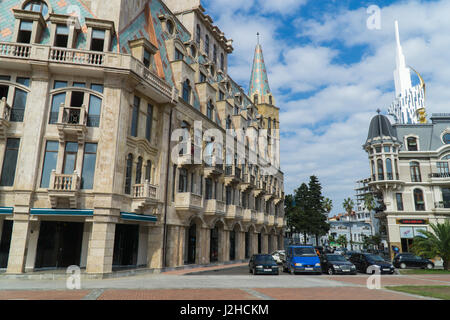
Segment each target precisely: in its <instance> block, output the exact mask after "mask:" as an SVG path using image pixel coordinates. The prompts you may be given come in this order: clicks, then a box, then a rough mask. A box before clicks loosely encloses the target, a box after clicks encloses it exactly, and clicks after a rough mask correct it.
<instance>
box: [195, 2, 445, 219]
mask: <svg viewBox="0 0 450 320" xmlns="http://www.w3.org/2000/svg"><path fill="white" fill-rule="evenodd" d="M202 5H203V6H204V7H205V9H206V13H208V14H209V15H211V17H212V18H213V20H214V24H215V25H217V26H218V27H219V28H220V29H221V30H222V31H223V32H224V33H225V36H226V37H227V38H231V39H233V47H234V52H233V54H232V55H230V56H229V72H228V73H229V74H230V76H231V77H232V78H233V79H234V80H235V81H237V82H238V83H239V84H240V85H241V86H242V87H243V88H245V89H246V90H247V89H248V84H249V80H250V73H251V68H252V61H253V55H254V49H255V45H256V33H257V32H259V33H260V34H261V38H260V42H261V45H262V48H263V53H264V60H265V62H266V67H267V71H268V77H269V84H270V87H271V90H272V93H273V95H274V97H275V101H276V104H277V106H278V107H279V108H280V130H281V170H282V171H283V172H284V175H285V193H286V194H292V193H293V192H294V190H295V189H297V188H298V187H299V186H300V184H301V183H302V182H306V183H307V182H308V181H309V177H310V176H311V175H316V176H317V177H318V178H319V180H320V182H321V184H322V187H323V195H324V196H325V197H328V198H330V199H331V200H332V201H333V210H332V212H331V214H337V213H340V212H344V209H343V208H342V202H343V201H344V199H345V198H348V197H351V198H353V199H354V198H355V191H354V189H355V187H356V181H357V180H360V179H363V178H367V177H369V175H370V168H369V161H368V157H367V154H366V152H365V151H364V150H363V148H362V145H363V144H364V143H365V141H366V138H367V133H368V127H369V124H370V120H371V118H372V117H373V116H375V115H376V110H377V109H378V108H379V109H380V110H381V111H382V113H383V114H387V109H388V107H389V105H390V104H391V103H392V102H393V100H394V98H395V85H394V78H393V72H394V69H395V30H394V21H395V20H398V22H399V29H400V39H401V44H402V47H403V52H404V54H405V56H406V63H407V65H410V66H412V67H413V68H414V69H415V70H417V71H418V72H419V73H420V74H421V75H422V77H423V78H424V80H425V82H426V86H427V96H426V107H427V114H428V115H429V116H431V114H432V113H439V112H446V111H447V110H449V106H450V104H449V103H448V102H449V101H450V90H448V89H447V88H448V87H449V86H450V63H448V61H450V19H449V18H448V15H449V12H450V1H448V0H429V1H419V0H407V1H393V0H383V1H381V0H380V1H354V0H328V1H325V0H272V1H267V0H245V1H242V0H202ZM372 5H376V6H377V7H379V8H380V11H379V17H380V24H379V25H377V24H375V25H373V24H370V26H372V27H370V28H368V23H367V21H368V20H369V22H373V21H376V20H373V18H374V15H373V11H370V12H368V8H369V7H370V6H372ZM375 17H376V16H375ZM415 83H417V79H415V78H414V77H413V84H415ZM447 112H448V111H447ZM391 122H393V119H392V118H391Z"/></svg>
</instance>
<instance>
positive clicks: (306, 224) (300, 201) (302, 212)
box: [294, 183, 313, 244]
mask: <svg viewBox="0 0 450 320" xmlns="http://www.w3.org/2000/svg"><path fill="white" fill-rule="evenodd" d="M294 199H295V207H296V215H295V217H296V219H295V225H296V231H297V232H300V233H303V242H304V243H305V244H306V239H307V237H306V235H307V234H311V233H312V220H313V219H312V217H311V215H310V214H309V210H308V206H309V201H308V200H309V189H308V186H307V185H306V183H302V184H301V186H300V188H298V189H297V190H295V195H294Z"/></svg>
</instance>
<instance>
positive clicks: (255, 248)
mask: <svg viewBox="0 0 450 320" xmlns="http://www.w3.org/2000/svg"><path fill="white" fill-rule="evenodd" d="M251 238H252V254H257V253H258V233H257V232H256V231H254V232H252V237H251Z"/></svg>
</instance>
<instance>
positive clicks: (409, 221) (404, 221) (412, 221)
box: [397, 219, 428, 224]
mask: <svg viewBox="0 0 450 320" xmlns="http://www.w3.org/2000/svg"><path fill="white" fill-rule="evenodd" d="M397 224H428V219H397Z"/></svg>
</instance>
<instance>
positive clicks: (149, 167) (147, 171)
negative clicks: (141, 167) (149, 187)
mask: <svg viewBox="0 0 450 320" xmlns="http://www.w3.org/2000/svg"><path fill="white" fill-rule="evenodd" d="M151 178H152V162H151V161H150V160H148V161H147V165H146V166H145V181H148V182H150V181H151Z"/></svg>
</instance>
